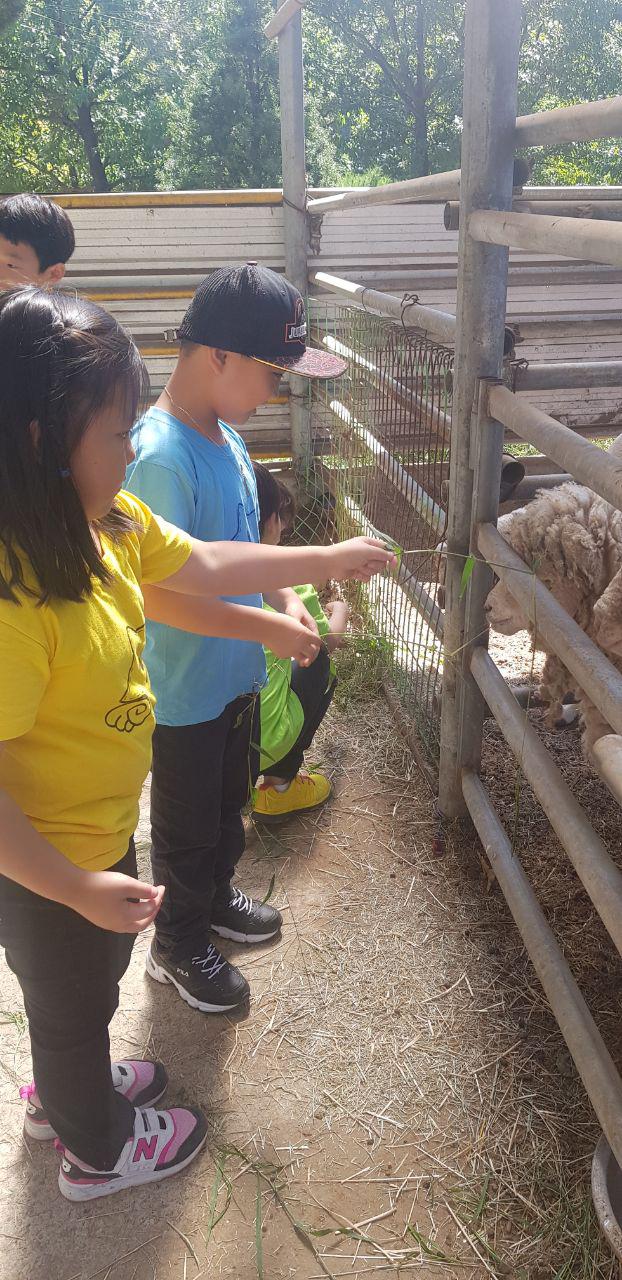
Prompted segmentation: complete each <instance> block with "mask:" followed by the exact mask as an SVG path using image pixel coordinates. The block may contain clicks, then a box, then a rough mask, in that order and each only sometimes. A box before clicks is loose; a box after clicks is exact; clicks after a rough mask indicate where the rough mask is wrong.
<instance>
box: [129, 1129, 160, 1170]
mask: <svg viewBox="0 0 622 1280" xmlns="http://www.w3.org/2000/svg"><path fill="white" fill-rule="evenodd" d="M157 1146H158V1135H157V1133H154V1134H153V1136H152V1137H151V1138H139V1140H138V1142H137V1143H136V1150H135V1152H134V1155H133V1156H132V1164H137V1162H138V1161H139V1160H153V1157H154V1155H155V1153H156V1150H157Z"/></svg>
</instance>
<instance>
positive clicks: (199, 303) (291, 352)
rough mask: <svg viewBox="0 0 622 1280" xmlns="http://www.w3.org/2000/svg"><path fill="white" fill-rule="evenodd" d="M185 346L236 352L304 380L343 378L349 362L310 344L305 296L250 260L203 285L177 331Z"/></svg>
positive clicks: (219, 272) (225, 269) (216, 274)
mask: <svg viewBox="0 0 622 1280" xmlns="http://www.w3.org/2000/svg"><path fill="white" fill-rule="evenodd" d="M177 337H178V339H179V340H180V342H183V341H184V340H185V341H186V342H196V343H198V344H199V346H203V347H218V348H219V349H220V350H221V351H236V352H237V353H238V354H239V355H242V356H250V358H251V359H252V360H259V361H260V363H261V364H268V365H271V366H272V367H273V368H274V369H284V370H286V371H289V370H291V372H292V373H297V374H300V376H301V377H304V378H337V377H339V375H340V374H342V373H344V372H345V370H346V368H347V364H346V361H345V360H341V359H340V358H339V356H333V355H331V354H330V353H329V352H328V351H322V350H320V349H318V348H317V347H308V346H307V324H306V320H305V304H304V301H303V297H302V294H301V293H299V292H298V290H297V289H295V288H294V286H293V284H290V283H289V281H288V280H285V279H284V277H283V276H281V275H279V274H278V272H276V271H271V270H270V268H269V267H260V266H258V265H257V263H256V262H247V263H246V265H245V266H243V267H220V268H219V269H218V270H217V271H213V272H212V274H211V275H209V276H206V278H205V280H204V281H203V283H202V284H200V285H199V287H198V289H197V291H196V293H195V295H194V298H193V299H192V302H191V303H190V306H189V307H188V310H187V311H186V314H185V316H184V318H183V320H182V322H181V325H180V327H179V329H178V330H177Z"/></svg>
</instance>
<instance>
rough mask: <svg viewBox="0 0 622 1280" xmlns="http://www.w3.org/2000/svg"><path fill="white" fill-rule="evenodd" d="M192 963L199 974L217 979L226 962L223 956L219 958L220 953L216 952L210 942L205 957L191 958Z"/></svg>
mask: <svg viewBox="0 0 622 1280" xmlns="http://www.w3.org/2000/svg"><path fill="white" fill-rule="evenodd" d="M192 963H193V964H196V966H197V968H198V969H200V970H201V973H204V974H205V975H206V977H208V978H216V977H218V974H219V973H220V970H221V969H224V967H225V965H226V963H227V961H226V960H225V958H224V956H221V954H220V951H217V950H216V947H215V946H214V944H213V943H212V942H210V944H209V947H208V948H207V951H206V952H205V955H204V956H193V957H192Z"/></svg>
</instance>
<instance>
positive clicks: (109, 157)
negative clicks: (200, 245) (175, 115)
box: [0, 0, 174, 191]
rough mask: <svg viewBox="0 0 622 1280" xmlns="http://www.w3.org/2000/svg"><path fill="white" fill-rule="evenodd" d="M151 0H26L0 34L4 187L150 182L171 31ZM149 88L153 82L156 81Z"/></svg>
mask: <svg viewBox="0 0 622 1280" xmlns="http://www.w3.org/2000/svg"><path fill="white" fill-rule="evenodd" d="M159 12H160V10H159V8H158V6H157V5H156V4H155V3H152V0H27V3H26V5H25V8H24V11H23V13H22V15H21V17H20V19H19V21H18V22H17V23H16V25H15V26H14V27H13V29H12V30H11V31H10V32H9V34H8V35H6V36H5V38H4V40H3V41H2V42H1V44H0V66H1V71H0V120H1V125H0V130H1V134H0V138H1V144H0V183H1V185H2V187H3V189H4V190H11V189H19V188H21V187H31V188H34V189H38V190H58V189H59V188H61V189H62V188H64V187H69V188H76V187H77V188H79V187H86V188H87V189H88V188H89V187H90V188H91V189H92V190H94V191H107V190H109V189H110V188H111V187H113V186H120V187H129V188H131V187H132V186H134V187H136V186H138V187H141V186H146V187H150V186H153V185H154V182H155V181H156V178H157V172H158V163H159V155H160V154H161V148H162V144H163V142H164V143H166V116H167V111H166V107H167V91H168V89H169V85H170V79H171V77H170V75H169V74H168V70H167V65H166V62H162V60H161V59H160V48H161V47H163V46H165V44H166V42H170V41H172V40H174V31H173V25H172V24H169V27H168V29H167V27H166V26H165V24H164V23H162V22H161V21H160V19H159V16H158V15H159ZM155 89H157V92H154V90H155Z"/></svg>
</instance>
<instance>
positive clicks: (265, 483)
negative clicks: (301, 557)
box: [253, 462, 296, 538]
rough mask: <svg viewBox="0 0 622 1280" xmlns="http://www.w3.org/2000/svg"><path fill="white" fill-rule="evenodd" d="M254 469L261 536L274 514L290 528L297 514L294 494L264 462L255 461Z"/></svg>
mask: <svg viewBox="0 0 622 1280" xmlns="http://www.w3.org/2000/svg"><path fill="white" fill-rule="evenodd" d="M253 471H254V472H255V480H256V482H257V496H258V498H259V537H260V538H262V537H263V531H264V529H265V527H266V524H267V523H268V520H270V519H271V517H272V516H276V515H279V516H280V517H281V520H282V521H283V524H284V525H285V526H286V527H287V528H288V529H289V527H290V526H291V525H292V524H293V523H294V517H295V515H296V502H295V499H294V495H293V494H292V493H290V490H289V489H288V488H287V485H285V484H283V483H282V481H281V480H277V478H276V476H273V474H272V472H271V471H268V468H267V467H264V465H263V463H262V462H253Z"/></svg>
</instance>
